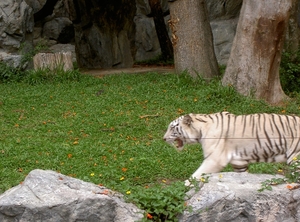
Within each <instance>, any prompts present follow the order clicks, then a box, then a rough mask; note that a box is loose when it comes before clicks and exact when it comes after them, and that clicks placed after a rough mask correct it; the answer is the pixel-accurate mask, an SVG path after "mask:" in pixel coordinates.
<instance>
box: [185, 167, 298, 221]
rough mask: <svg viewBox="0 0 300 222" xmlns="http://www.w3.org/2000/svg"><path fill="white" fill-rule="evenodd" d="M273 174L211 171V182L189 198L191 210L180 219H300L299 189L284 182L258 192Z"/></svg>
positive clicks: (188, 202)
mask: <svg viewBox="0 0 300 222" xmlns="http://www.w3.org/2000/svg"><path fill="white" fill-rule="evenodd" d="M220 175H221V176H220ZM276 177H280V176H278V175H277V176H276ZM272 178H275V176H273V175H264V174H249V173H233V172H230V173H216V174H211V175H210V176H209V182H208V183H204V184H203V187H202V188H201V189H200V191H199V192H196V194H194V195H193V196H192V197H191V198H190V199H189V200H188V201H187V204H188V206H189V207H190V208H191V211H185V212H184V214H183V215H182V216H181V218H180V221H182V222H183V221H184V222H192V221H215V222H217V221H220V222H221V221H222V222H223V221H230V222H243V221H245V222H246V221H278V222H283V221H286V222H288V221H289V222H292V221H300V199H299V197H300V190H299V189H295V190H292V191H291V190H289V189H287V188H286V184H281V185H277V186H273V189H272V191H267V190H265V191H263V192H258V189H260V188H261V182H264V181H266V180H267V179H272Z"/></svg>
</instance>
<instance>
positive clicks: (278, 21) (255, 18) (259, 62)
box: [222, 0, 292, 104]
mask: <svg viewBox="0 0 300 222" xmlns="http://www.w3.org/2000/svg"><path fill="white" fill-rule="evenodd" d="M291 6H292V0H244V1H243V5H242V9H241V13H240V18H239V22H238V26H237V30H236V35H235V38H234V41H233V45H232V49H231V54H230V58H229V60H228V63H227V68H226V71H225V74H224V77H223V79H222V83H223V85H232V86H233V87H235V88H236V90H237V91H238V92H239V93H241V94H243V95H250V94H253V95H254V96H255V97H256V98H258V99H264V100H266V101H267V102H269V103H271V104H278V103H281V102H282V101H283V100H284V99H286V98H287V96H286V95H285V94H284V92H283V90H282V88H281V84H280V79H279V65H280V60H281V52H282V49H283V44H284V34H285V30H286V27H287V25H288V19H289V12H290V9H291Z"/></svg>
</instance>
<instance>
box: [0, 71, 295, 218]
mask: <svg viewBox="0 0 300 222" xmlns="http://www.w3.org/2000/svg"><path fill="white" fill-rule="evenodd" d="M0 92H1V93H0V132H1V133H0V193H3V192H4V191H5V190H7V189H9V188H11V187H13V186H16V185H17V184H19V183H20V182H22V181H23V180H24V178H25V177H26V175H27V174H28V173H29V172H30V171H31V170H33V169H37V168H38V169H50V170H54V171H57V172H60V173H62V174H65V175H69V176H72V177H75V178H78V179H82V180H84V181H89V182H93V183H95V184H102V185H104V186H106V187H108V188H110V189H113V190H117V191H119V192H121V193H123V194H124V195H125V196H126V197H128V198H129V200H131V201H133V202H135V203H137V204H140V205H141V206H143V207H144V208H146V209H147V210H148V212H150V213H152V214H154V215H155V214H156V215H157V214H158V213H154V208H155V206H154V207H153V206H149V205H148V206H146V205H147V203H149V202H151V201H150V199H151V198H154V199H155V198H156V200H157V199H160V198H162V197H163V196H171V197H172V198H173V199H172V198H171V200H170V202H180V206H178V207H182V203H183V202H182V199H181V198H182V197H183V195H184V191H185V188H184V185H183V181H184V180H185V179H187V178H188V177H189V176H190V175H191V174H192V173H193V172H194V171H195V170H196V169H197V168H198V167H199V165H200V164H201V162H202V151H201V147H200V145H192V146H189V147H187V148H185V149H184V150H183V151H182V152H181V153H179V152H177V151H176V150H175V149H174V148H173V147H171V146H169V145H168V144H166V143H165V142H164V141H163V140H162V137H163V135H164V132H165V130H166V128H167V126H168V124H169V123H170V121H172V120H173V119H175V118H176V117H178V116H180V115H183V114H188V113H191V112H194V113H213V112H219V111H224V110H227V111H229V112H233V113H235V114H248V113H255V112H268V113H270V112H273V113H286V114H297V115H300V110H299V106H300V104H299V99H298V98H297V97H296V98H294V99H293V100H292V101H289V102H287V103H286V105H285V106H281V107H275V106H269V105H267V104H265V103H264V102H262V101H256V100H253V99H251V98H245V97H242V96H240V95H238V94H237V93H236V92H235V91H234V90H233V89H232V88H231V87H222V86H221V84H220V82H219V81H217V80H215V81H212V82H211V83H209V84H208V83H206V82H202V81H198V82H194V81H192V80H191V79H190V78H188V77H187V76H185V75H182V76H180V77H178V76H176V75H172V74H165V75H162V74H157V73H148V74H140V75H133V74H130V75H126V74H124V75H112V76H105V77H102V78H93V77H87V76H85V77H81V78H80V80H79V81H54V82H45V83H37V84H33V85H32V84H31V85H30V84H27V83H24V82H21V83H3V84H0ZM280 167H281V165H280V164H253V165H251V168H250V172H253V173H276V171H277V170H278V168H280ZM225 170H227V171H231V170H232V169H231V168H230V167H227V168H226V169H225ZM162 187H165V188H162ZM172 192H177V193H175V194H174V193H172ZM176 198H178V200H177V199H176ZM175 199H176V200H175ZM157 202H163V200H159V201H157ZM165 204H166V203H165ZM156 208H157V209H159V208H165V206H157V207H156Z"/></svg>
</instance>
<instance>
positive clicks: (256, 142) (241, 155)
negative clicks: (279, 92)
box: [163, 112, 300, 185]
mask: <svg viewBox="0 0 300 222" xmlns="http://www.w3.org/2000/svg"><path fill="white" fill-rule="evenodd" d="M163 138H164V140H165V141H166V142H167V143H169V144H173V145H175V146H176V147H177V149H178V150H182V149H183V146H184V145H185V144H190V143H200V144H201V145H202V149H203V154H204V161H203V162H202V164H201V166H200V167H199V168H198V169H197V170H196V171H195V172H194V173H193V174H192V176H191V177H192V178H195V179H199V178H200V177H201V175H202V174H203V173H217V172H220V171H221V170H222V169H223V168H224V167H225V166H226V165H227V164H229V163H230V164H231V165H232V166H233V168H234V170H235V171H236V172H243V171H246V170H247V168H248V164H249V163H254V162H287V163H288V164H289V163H291V161H292V160H293V158H294V157H297V156H298V155H299V154H300V117H298V116H292V115H278V114H266V113H262V114H250V115H234V114H231V113H229V112H220V113H214V114H189V115H185V116H181V117H179V118H177V119H175V120H174V121H172V122H171V123H170V125H169V126H168V129H167V132H166V134H165V135H164V137H163ZM186 185H189V181H186Z"/></svg>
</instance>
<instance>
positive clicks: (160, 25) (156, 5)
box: [149, 0, 173, 60]
mask: <svg viewBox="0 0 300 222" xmlns="http://www.w3.org/2000/svg"><path fill="white" fill-rule="evenodd" d="M149 5H150V8H151V15H152V16H153V20H154V24H155V30H156V34H157V37H158V40H159V45H160V48H161V54H162V58H163V59H164V60H171V59H173V47H172V43H171V40H170V38H169V34H168V30H167V28H166V24H165V20H164V15H163V10H162V8H161V4H160V0H149Z"/></svg>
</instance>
